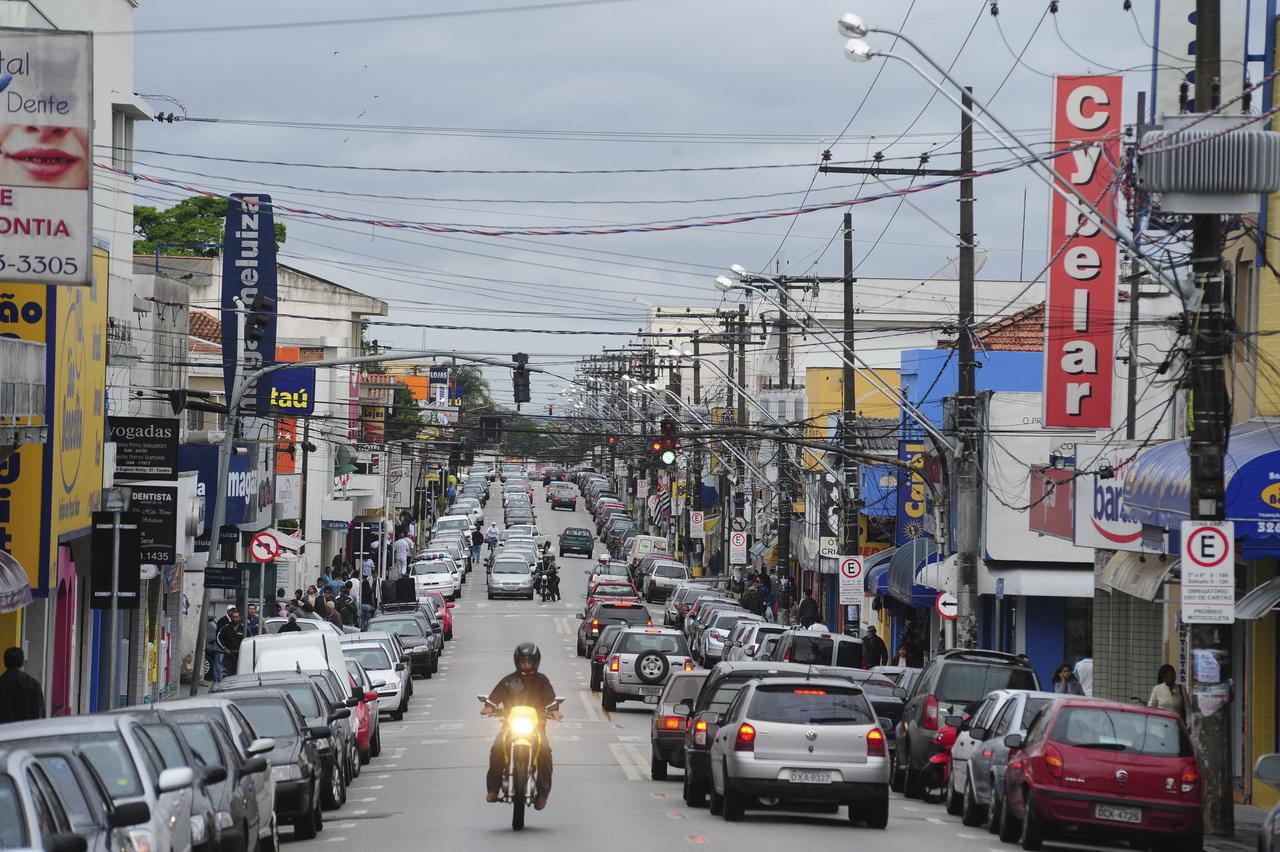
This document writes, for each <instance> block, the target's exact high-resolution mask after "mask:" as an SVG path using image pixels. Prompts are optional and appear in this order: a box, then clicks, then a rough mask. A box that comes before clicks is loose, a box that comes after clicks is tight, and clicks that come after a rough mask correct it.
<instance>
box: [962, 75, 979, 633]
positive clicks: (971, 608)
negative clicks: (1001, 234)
mask: <svg viewBox="0 0 1280 852" xmlns="http://www.w3.org/2000/svg"><path fill="white" fill-rule="evenodd" d="M972 91H973V90H972V89H970V88H969V87H968V86H966V87H965V89H964V92H963V93H962V95H961V97H962V103H963V104H964V110H962V111H961V113H960V171H961V173H963V174H970V173H971V172H972V171H973V119H972V118H970V117H969V112H968V111H969V110H971V109H972V107H973V99H972ZM973 200H974V199H973V179H972V178H968V177H966V178H961V180H960V234H959V237H960V294H959V306H960V317H959V326H960V332H959V340H957V341H956V354H957V355H958V356H959V357H958V363H959V373H960V375H959V387H958V391H957V393H956V433H957V436H958V437H959V439H960V457H959V459H958V460H957V463H956V474H957V476H956V485H957V491H956V498H957V499H956V568H957V572H958V573H959V575H960V576H959V577H957V578H956V580H957V585H958V586H959V588H958V589H957V592H958V594H957V595H956V599H957V604H958V605H957V607H956V611H957V614H956V625H955V630H956V636H955V642H956V646H957V647H960V648H976V647H977V646H978V540H979V538H980V532H981V525H982V516H981V515H980V514H979V512H978V496H979V495H978V391H977V382H976V377H975V372H976V366H977V365H976V363H975V361H974V353H973V331H974V330H973V324H974V306H973V301H974V293H973V290H974V274H975V273H974V256H973V254H974V252H973V241H974V233H973Z"/></svg>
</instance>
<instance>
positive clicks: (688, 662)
mask: <svg viewBox="0 0 1280 852" xmlns="http://www.w3.org/2000/svg"><path fill="white" fill-rule="evenodd" d="M684 670H685V671H687V672H691V671H693V658H692V657H685V658H684Z"/></svg>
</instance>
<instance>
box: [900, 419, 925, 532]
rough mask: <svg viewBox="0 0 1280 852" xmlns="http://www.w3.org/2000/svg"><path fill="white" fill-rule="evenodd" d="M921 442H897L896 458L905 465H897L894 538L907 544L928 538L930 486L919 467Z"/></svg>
mask: <svg viewBox="0 0 1280 852" xmlns="http://www.w3.org/2000/svg"><path fill="white" fill-rule="evenodd" d="M924 450H925V447H924V442H923V441H899V442H898V458H899V460H901V461H902V462H904V463H905V464H906V465H907V468H905V469H904V468H898V501H897V502H898V507H897V509H898V510H897V513H896V514H897V519H896V520H897V529H896V530H895V535H894V541H895V542H896V543H898V544H906V543H907V542H909V541H914V540H915V539H917V538H927V537H929V533H928V532H927V531H926V530H925V519H926V518H927V517H928V514H929V489H928V488H927V487H926V486H925V484H924V476H923V475H922V474H921V473H920V470H921V469H922V468H923V467H924Z"/></svg>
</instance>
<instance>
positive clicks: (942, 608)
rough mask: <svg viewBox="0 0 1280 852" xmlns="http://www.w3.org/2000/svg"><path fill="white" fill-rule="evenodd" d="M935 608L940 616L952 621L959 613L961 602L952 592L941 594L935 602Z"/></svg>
mask: <svg viewBox="0 0 1280 852" xmlns="http://www.w3.org/2000/svg"><path fill="white" fill-rule="evenodd" d="M933 608H934V609H936V610H937V611H938V615H940V616H942V617H943V618H945V619H947V620H948V621H951V620H954V619H955V617H956V615H957V614H958V613H959V610H960V602H959V601H957V600H956V596H955V595H953V594H951V592H939V593H938V597H937V598H935V599H934V601H933Z"/></svg>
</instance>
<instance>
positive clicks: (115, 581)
mask: <svg viewBox="0 0 1280 852" xmlns="http://www.w3.org/2000/svg"><path fill="white" fill-rule="evenodd" d="M111 527H112V529H111V608H110V610H108V617H107V636H108V637H110V638H109V640H108V641H109V642H110V644H111V654H110V663H109V664H108V666H107V683H108V684H109V685H110V686H109V687H108V688H109V690H110V691H109V692H108V693H107V709H108V710H114V709H116V707H118V706H119V702H120V684H119V683H118V678H119V668H120V667H119V664H118V657H119V656H120V637H119V636H118V635H116V634H117V633H118V630H117V625H118V624H119V598H120V510H119V509H116V510H114V511H113V512H112V513H111Z"/></svg>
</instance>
